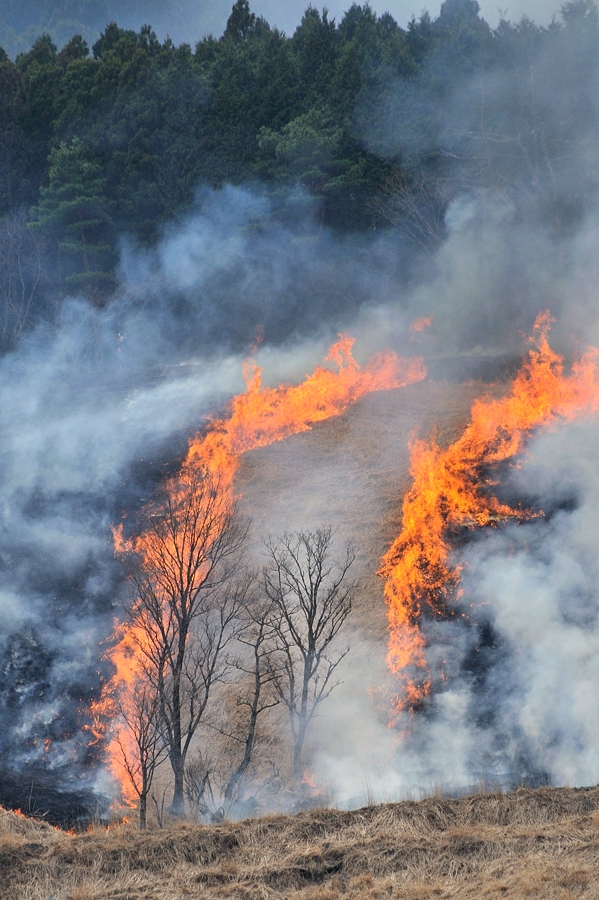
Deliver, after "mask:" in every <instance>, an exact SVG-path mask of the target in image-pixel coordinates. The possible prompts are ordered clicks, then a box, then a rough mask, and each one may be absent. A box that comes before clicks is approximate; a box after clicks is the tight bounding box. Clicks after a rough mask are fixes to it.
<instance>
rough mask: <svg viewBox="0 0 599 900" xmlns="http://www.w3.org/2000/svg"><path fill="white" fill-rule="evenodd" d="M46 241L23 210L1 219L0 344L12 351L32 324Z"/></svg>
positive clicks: (43, 275) (42, 269) (42, 273)
mask: <svg viewBox="0 0 599 900" xmlns="http://www.w3.org/2000/svg"><path fill="white" fill-rule="evenodd" d="M44 255H45V242H44V237H43V235H42V234H40V233H39V231H34V230H32V229H31V228H30V227H29V225H28V216H27V213H26V212H25V210H17V211H15V212H11V213H8V215H6V216H4V217H3V218H2V219H0V343H1V345H2V346H3V347H4V348H5V349H7V350H10V349H12V348H13V347H14V346H15V345H16V343H17V341H18V339H19V338H20V336H21V334H22V333H23V330H24V329H25V328H26V327H27V325H28V324H29V323H30V321H31V317H32V313H33V310H34V308H35V304H36V301H37V298H38V294H39V288H40V285H41V283H42V282H43V280H44V278H45V271H44Z"/></svg>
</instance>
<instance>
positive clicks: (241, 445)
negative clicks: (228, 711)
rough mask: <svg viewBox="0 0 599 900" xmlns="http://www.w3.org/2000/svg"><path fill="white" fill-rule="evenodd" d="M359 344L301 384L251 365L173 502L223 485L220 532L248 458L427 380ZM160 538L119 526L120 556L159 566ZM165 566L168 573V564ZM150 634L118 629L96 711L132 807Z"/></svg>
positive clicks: (337, 350) (201, 439) (335, 354)
mask: <svg viewBox="0 0 599 900" xmlns="http://www.w3.org/2000/svg"><path fill="white" fill-rule="evenodd" d="M353 343H354V341H353V339H352V338H350V337H347V336H344V335H341V336H340V338H339V340H338V341H337V342H336V343H335V344H333V346H332V347H331V348H330V350H329V353H328V355H327V357H326V361H328V362H332V363H334V365H335V366H336V368H337V371H333V370H331V369H328V368H324V367H320V366H319V367H317V368H316V370H315V371H314V373H313V374H312V375H310V376H308V377H307V378H306V380H305V381H304V382H302V383H301V384H299V385H291V386H288V385H283V386H279V387H276V388H262V384H261V378H262V372H261V369H260V368H259V367H258V366H257V365H256V363H255V362H254V360H251V359H250V360H248V361H246V363H245V365H244V377H245V382H246V385H247V391H246V392H245V393H244V394H240V395H239V396H237V397H235V398H233V400H232V401H231V404H230V415H229V416H228V417H223V418H219V419H216V420H213V421H212V422H211V423H210V425H209V426H208V428H207V430H206V432H205V433H204V434H201V435H198V436H196V437H195V438H194V439H193V440H192V441H191V442H190V445H189V449H188V453H187V456H186V459H185V461H184V463H183V466H182V469H181V472H180V474H179V475H178V476H177V477H176V478H174V479H171V480H170V481H169V482H168V484H167V486H166V487H167V491H168V493H169V496H171V497H174V498H175V499H176V497H177V493H178V492H184V491H188V489H189V484H188V483H189V482H191V481H193V479H194V475H197V474H198V473H200V474H202V473H206V475H207V477H208V478H209V479H210V484H211V485H217V486H218V491H217V496H216V497H214V496H213V494H214V491H213V490H212V491H210V492H206V494H207V495H208V494H210V497H207V496H206V497H203V498H198V503H204V504H205V503H211V504H212V507H213V508H212V507H211V509H210V511H209V514H210V515H211V516H213V520H214V531H215V534H218V532H219V531H220V522H221V520H222V519H223V518H224V517H226V515H227V513H228V510H229V509H230V507H231V504H232V503H233V500H234V486H233V482H234V477H235V473H236V471H237V468H238V465H239V458H240V456H241V455H242V454H243V453H245V452H247V451H249V450H253V449H256V448H259V447H265V446H267V445H269V444H272V443H275V442H276V441H280V440H283V439H284V438H286V437H289V436H290V435H292V434H297V433H299V432H303V431H308V430H310V429H311V428H312V426H313V425H315V424H316V423H318V422H323V421H325V420H326V419H330V418H333V417H335V416H339V415H341V414H342V413H343V412H344V411H345V410H346V409H347V408H348V407H349V406H350V405H352V404H353V403H355V402H356V401H358V400H359V399H360V398H362V397H364V396H365V395H366V394H369V393H371V392H373V391H379V390H390V389H393V388H399V387H403V386H405V385H407V384H410V383H413V382H417V381H420V380H422V379H423V378H424V377H425V376H426V369H425V367H424V363H423V361H422V359H421V358H411V359H400V358H398V357H397V356H396V355H395V354H394V353H391V352H385V353H380V354H377V355H375V356H374V357H373V358H372V359H371V360H370V361H369V362H368V363H367V364H366V365H365V366H364V367H363V368H362V367H360V366H359V365H358V363H357V362H356V361H355V359H354V358H353V355H352V347H353ZM149 511H150V513H151V510H149ZM154 537H155V536H154V535H153V533H152V532H151V531H150V532H148V533H146V534H141V535H137V536H134V537H132V538H130V539H127V538H125V537H124V536H123V529H122V527H118V528H116V529H115V530H114V541H115V551H116V553H117V555H121V554H125V553H129V552H131V551H133V552H134V553H135V554H136V555H137V556H138V557H139V558H140V559H141V560H142V562H143V563H144V564H146V563H147V565H148V566H149V567H154V568H156V565H155V564H156V554H157V553H164V552H165V544H164V542H162V543H161V544H160V545H158V544H156V543H155V541H154ZM177 540H178V539H177ZM167 552H168V546H167ZM185 553H186V548H185V546H183V545H182V546H177V547H174V546H173V557H175V556H177V554H179V556H180V555H181V554H183V556H185ZM163 568H165V570H166V571H168V569H169V565H168V560H167V561H165V566H164V567H163ZM148 633H151V631H148V630H147V629H146V630H136V629H134V628H132V627H130V626H127V625H124V624H122V623H120V624H117V626H116V628H115V632H114V634H113V638H112V641H111V648H110V650H109V651H108V652H107V654H106V656H107V658H108V659H109V660H110V662H111V663H112V665H113V666H114V674H113V676H112V678H111V680H110V681H109V682H108V683H107V685H106V686H105V688H104V690H103V693H102V697H101V699H100V701H99V702H98V703H97V704H95V706H94V708H93V709H92V714H93V716H94V721H95V724H94V728H93V734H94V740H98V739H100V738H105V737H106V736H108V747H107V755H108V763H109V767H110V770H111V772H112V774H113V776H114V777H115V779H116V780H117V782H118V783H119V784H120V786H121V790H122V794H123V798H124V800H125V801H127V802H131V803H134V802H135V801H136V800H137V797H136V794H135V790H134V788H133V787H132V781H135V780H136V777H137V773H136V772H135V771H133V772H132V770H131V760H133V766H135V741H134V740H133V738H132V735H131V733H130V728H128V726H127V720H128V719H131V718H134V712H133V710H131V711H130V714H129V712H128V708H127V704H128V703H130V702H131V703H132V704H133V701H135V702H137V703H139V700H140V696H141V693H143V689H144V677H143V671H144V661H145V660H146V659H147V656H148V653H149V652H150V651H149V650H148V648H146V647H145V646H144V642H145V641H147V634H148ZM142 701H143V697H142ZM133 705H134V704H133ZM128 767H129V770H128ZM132 774H133V776H134V777H133V778H132V777H131V776H132Z"/></svg>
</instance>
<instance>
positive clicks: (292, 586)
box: [263, 526, 356, 781]
mask: <svg viewBox="0 0 599 900" xmlns="http://www.w3.org/2000/svg"><path fill="white" fill-rule="evenodd" d="M333 539H334V531H333V529H332V528H331V527H330V526H326V527H322V528H319V529H318V530H317V531H314V532H311V531H300V532H299V533H298V534H296V535H290V534H284V535H283V536H282V537H280V538H272V537H271V538H270V539H269V540H268V541H267V543H266V551H267V555H268V557H269V561H268V564H267V566H266V567H265V568H264V571H263V588H264V592H265V594H266V596H267V597H268V599H269V600H270V601H271V603H272V605H273V609H274V632H275V640H276V646H277V650H278V654H277V656H278V659H277V663H276V668H275V667H274V665H275V664H274V661H273V660H272V659H271V660H270V662H269V665H270V666H271V671H272V674H273V684H274V686H275V689H276V691H277V693H278V695H279V698H280V700H281V702H282V703H284V705H285V706H286V707H287V711H288V714H289V725H290V729H291V736H292V739H293V775H294V778H295V779H296V780H298V781H299V780H300V779H301V777H302V750H303V747H304V741H305V738H306V731H307V729H308V726H309V725H310V722H311V721H312V719H313V717H314V714H315V712H316V709H317V708H318V706H319V705H320V704H321V703H322V702H323V700H326V698H327V697H328V696H329V695H330V694H331V691H333V689H334V688H335V687H336V686H337V685H338V684H339V682H338V681H334V680H333V676H334V673H335V670H336V669H337V667H338V665H339V663H340V662H341V660H342V659H343V658H344V657H345V656H346V654H347V653H348V652H349V647H347V648H346V649H345V650H341V651H336V650H335V647H334V642H335V639H336V638H337V636H338V634H339V632H340V630H341V628H342V626H343V623H344V622H345V620H346V619H347V617H348V615H349V613H350V611H351V605H352V599H353V596H354V594H355V590H356V585H355V583H354V582H353V581H350V579H349V577H348V574H349V570H350V567H351V566H352V564H353V562H354V559H355V553H354V551H353V549H352V547H351V545H350V544H348V545H347V546H346V547H345V553H344V556H343V558H342V559H340V560H336V559H334V558H333V557H332V553H333Z"/></svg>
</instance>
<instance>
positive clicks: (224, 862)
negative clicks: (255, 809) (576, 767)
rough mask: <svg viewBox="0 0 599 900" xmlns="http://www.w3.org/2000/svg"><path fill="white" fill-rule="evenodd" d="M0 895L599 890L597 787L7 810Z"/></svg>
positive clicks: (101, 899)
mask: <svg viewBox="0 0 599 900" xmlns="http://www.w3.org/2000/svg"><path fill="white" fill-rule="evenodd" d="M0 897H1V898H2V900H182V898H205V900H217V898H218V900H270V898H289V900H296V898H297V900H300V898H301V900H338V898H339V900H342V898H343V900H345V898H347V900H379V898H380V900H383V898H402V900H403V898H405V900H417V898H418V900H425V898H431V900H433V898H434V900H442V898H456V897H460V898H472V900H479V898H480V900H482V898H489V900H491V898H494V900H495V898H524V897H531V898H533V897H534V898H537V900H539V898H540V900H553V898H555V900H572V898H579V897H583V898H595V897H599V788H589V789H579V790H572V789H568V788H542V789H539V790H528V789H526V790H525V789H521V790H518V791H515V792H514V793H511V794H479V795H476V796H471V797H466V798H462V799H458V800H451V799H428V800H422V801H420V802H404V803H397V804H387V805H383V806H372V807H367V808H365V809H361V810H356V811H351V812H341V811H338V810H334V809H315V810H311V811H308V812H302V813H298V814H296V815H281V816H271V817H264V818H260V819H253V820H248V821H245V822H239V823H223V824H219V825H210V826H209V825H189V824H188V825H183V824H182V825H178V826H168V827H166V828H164V829H163V830H161V831H152V832H148V833H146V834H143V835H142V834H140V833H139V832H138V831H137V830H136V829H135V828H134V827H133V826H132V825H118V826H113V827H111V828H108V829H104V828H95V829H93V830H91V831H88V832H87V833H85V834H80V835H70V834H65V833H64V832H61V831H58V830H55V829H53V828H51V827H50V826H48V825H45V824H43V823H39V822H36V821H34V820H30V819H25V818H23V817H20V816H17V815H15V814H14V813H12V812H7V811H4V810H0Z"/></svg>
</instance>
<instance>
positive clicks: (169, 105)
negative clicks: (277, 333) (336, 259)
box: [0, 0, 599, 293]
mask: <svg viewBox="0 0 599 900" xmlns="http://www.w3.org/2000/svg"><path fill="white" fill-rule="evenodd" d="M148 2H150V0H139V2H137V0H136V2H135V3H132V4H131V8H130V9H129V7H128V9H129V12H131V14H132V15H133V12H135V15H138V14H139V15H141V13H142V11H143V10H144V9H146V8H148V9H149V8H150V7H148V6H147V3H148ZM182 2H183V0H181V2H178V5H177V9H178V10H179V12H181V10H182V9H183V6H184V4H183V5H181V4H182ZM144 4H146V5H144ZM173 4H174V0H173V2H172V3H171V4H170V5H169V4H168V3H166V6H165V9H166V8H168V9H171V7H172V9H173V10H174V9H175V5H173ZM163 5H164V4H163ZM26 6H27V5H26V4H22V3H17V2H16V0H15V2H12V0H11V2H8V0H7V4H6V6H5V12H4V13H3V15H4V24H5V26H6V28H13V29H16V30H15V34H16V33H17V31H18V30H19V29H20V31H19V32H18V33H19V34H24V33H25V30H26V29H27V28H30V27H34V25H35V23H36V22H37V23H40V22H42V21H46V20H47V21H48V22H50V20H52V22H54V25H55V24H56V21H57V16H58V13H59V11H60V10H62V14H63V19H64V21H67V18H68V20H69V21H75V20H76V19H77V17H79V18H80V19H81V20H82V22H83V27H82V28H81V29H78V30H77V31H71V32H70V33H69V34H67V35H65V39H64V41H63V45H62V48H61V49H60V50H58V45H57V42H56V40H54V39H53V37H51V36H50V34H52V35H54V34H55V31H54V30H52V28H54V25H53V26H52V28H50V27H49V29H48V32H47V33H43V34H41V35H39V34H36V37H35V40H32V41H30V42H29V44H28V45H27V47H23V48H22V50H21V52H19V53H18V55H17V56H16V59H15V62H12V61H11V60H10V58H9V54H7V53H6V52H0V133H1V135H2V138H1V140H0V215H5V214H7V213H8V212H10V211H11V210H15V209H19V208H24V207H25V208H30V207H35V208H36V220H37V223H38V226H39V227H40V228H43V229H45V230H46V231H47V232H48V233H50V232H51V233H52V234H53V235H54V236H55V240H56V242H57V244H56V246H57V249H58V253H59V257H60V260H61V266H62V270H63V272H64V279H65V286H66V285H70V286H72V285H73V284H77V283H83V282H86V283H88V285H89V287H88V288H87V290H88V291H89V292H90V293H94V291H95V292H96V293H97V292H99V291H100V287H99V285H100V284H101V283H102V282H103V281H104V282H105V283H108V281H107V280H106V279H107V277H108V276H109V275H110V272H111V270H112V266H113V263H114V260H115V259H116V253H115V247H116V241H117V239H118V235H119V234H122V233H124V232H126V233H129V234H131V235H133V237H134V238H135V239H136V240H138V241H140V242H142V243H146V244H151V243H152V242H154V241H155V240H156V239H157V237H158V235H159V234H160V231H161V228H162V227H163V224H164V223H165V222H167V221H168V220H169V219H171V218H172V217H173V216H175V215H177V213H178V212H179V211H180V210H182V209H184V208H185V207H186V206H187V205H188V204H189V203H190V202H191V201H192V200H193V197H194V194H195V192H196V191H197V190H198V188H200V187H201V186H202V185H210V186H215V187H218V186H220V185H222V184H224V183H226V182H232V183H242V182H248V181H249V182H256V181H259V182H261V183H262V184H263V185H264V186H265V189H266V190H268V191H271V192H273V193H277V194H278V196H279V197H283V196H284V194H285V191H286V190H287V188H289V187H293V186H295V185H297V184H299V185H301V186H303V188H304V189H305V190H306V192H308V194H310V195H311V196H312V198H313V200H314V201H315V202H316V203H317V204H318V206H319V209H320V216H321V219H322V221H323V222H324V223H326V224H329V225H332V226H334V227H336V228H342V229H352V228H361V229H362V228H370V227H372V226H373V225H375V224H376V223H377V222H379V221H380V220H381V219H383V220H384V219H385V216H386V214H385V213H384V212H382V213H381V209H382V207H381V206H380V204H379V206H378V207H377V203H376V202H374V201H376V198H377V197H379V196H382V195H385V192H388V186H389V185H390V184H395V185H400V186H401V187H400V189H398V190H399V194H398V196H399V200H398V201H397V202H396V203H394V204H393V203H392V204H391V206H392V207H393V210H394V212H393V222H394V224H396V225H397V224H398V221H399V220H398V213H397V210H398V209H401V210H407V211H408V212H406V215H409V210H410V209H414V208H418V209H419V210H421V208H422V206H423V204H424V205H427V204H428V205H430V207H431V208H433V209H434V210H435V211H436V212H435V215H436V216H437V218H438V219H439V220H440V221H442V210H443V208H444V207H443V204H445V203H446V202H448V198H449V199H450V198H451V197H452V196H454V195H455V193H456V192H459V191H460V190H464V189H467V190H478V189H487V188H492V189H493V190H501V191H504V192H508V193H510V197H511V199H512V201H514V202H518V203H520V202H529V201H530V200H531V198H533V199H534V198H536V200H535V202H537V200H538V202H539V203H541V204H544V205H545V206H544V208H546V209H549V208H550V209H551V215H552V216H554V218H555V219H556V221H557V220H558V219H560V221H561V220H563V218H564V215H565V216H566V218H567V217H571V216H573V215H576V209H579V210H580V209H582V208H583V206H584V204H585V203H587V202H588V199H589V198H590V197H592V196H594V191H595V190H596V187H597V185H596V181H597V179H596V176H595V166H594V162H593V160H592V153H591V152H590V149H589V148H592V147H593V146H594V140H595V137H594V133H591V132H592V129H593V128H594V125H593V124H592V123H594V122H596V118H597V111H596V99H595V96H594V92H593V87H592V86H593V84H595V83H596V78H597V75H598V74H599V73H598V71H597V69H598V66H599V17H598V13H597V8H596V6H595V5H594V3H593V2H592V0H569V2H567V3H565V4H564V6H563V7H562V10H561V17H560V19H559V20H557V21H555V22H554V23H553V24H552V25H551V26H550V27H549V28H540V27H538V26H536V25H535V24H534V23H532V22H531V21H530V20H528V19H526V18H524V19H522V20H521V21H520V22H519V23H517V24H513V23H510V22H508V21H505V20H503V21H501V22H500V24H499V26H498V27H497V28H496V29H495V30H492V29H491V28H490V27H489V26H488V24H487V23H486V22H485V21H484V20H483V19H482V18H481V16H480V9H479V6H478V3H477V2H476V0H444V3H443V4H442V7H441V11H440V14H439V16H438V17H437V18H436V19H433V18H432V17H431V16H430V15H429V14H428V13H424V14H422V15H421V16H420V18H418V19H416V18H413V19H412V21H411V22H410V23H409V25H408V27H407V29H402V28H400V27H399V26H398V25H397V23H396V22H395V21H394V19H393V18H392V16H391V15H389V14H388V13H386V14H385V15H382V16H378V15H377V14H376V13H375V12H374V11H373V9H372V8H371V7H370V6H369V5H368V3H364V4H359V3H354V4H353V5H352V6H351V7H350V8H349V9H348V10H347V12H346V13H345V14H344V15H343V16H342V18H341V20H340V22H338V23H337V22H335V21H334V20H332V19H330V18H329V16H328V14H327V12H326V10H323V11H322V12H319V11H318V10H317V9H315V8H313V7H311V6H310V7H308V9H307V10H306V11H305V13H304V15H303V17H302V20H301V23H300V25H299V26H298V28H297V29H296V30H295V33H294V34H293V35H292V36H290V37H287V36H285V35H284V34H282V33H280V32H279V31H277V30H276V29H274V28H271V27H270V25H269V24H268V23H267V22H266V21H265V20H264V19H263V18H261V17H259V16H257V15H256V14H255V13H254V12H253V11H252V9H251V7H250V4H249V2H248V0H236V2H235V4H234V6H233V8H232V10H231V14H230V16H229V19H228V21H227V25H226V29H225V31H224V34H223V35H222V37H220V38H215V37H212V36H210V37H207V38H205V39H203V40H201V41H200V42H199V43H198V44H197V45H196V46H195V48H194V49H193V50H192V48H191V47H189V46H188V45H186V44H182V45H181V46H179V47H177V46H175V45H174V44H173V42H172V41H170V40H168V39H167V40H165V41H164V42H161V41H160V40H158V38H157V36H156V34H155V33H154V31H153V30H152V28H151V27H150V26H149V25H148V26H143V27H142V28H140V29H139V30H135V29H132V28H123V27H121V26H120V25H119V24H117V23H116V22H109V24H104V23H105V22H106V21H107V16H108V15H109V13H112V12H113V10H114V8H115V4H114V3H106V4H102V3H98V4H95V5H94V4H91V2H90V0H72V2H70V0H69V3H68V4H67V5H65V3H63V4H62V5H61V4H59V3H52V2H51V0H34V2H32V4H31V5H30V6H27V9H25V7H26ZM159 6H160V4H159V3H158V2H157V0H156V3H154V6H152V9H155V10H156V11H157V12H158V10H159ZM133 7H135V9H133ZM92 13H93V15H95V16H96V18H95V19H94V21H95V23H96V25H97V23H98V21H100V20H101V21H102V25H101V26H99V27H101V28H102V32H101V34H100V36H99V37H97V38H96V39H94V40H93V41H91V42H90V40H89V33H88V31H86V30H85V29H86V28H88V25H89V22H91V21H92V18H90V17H92ZM67 14H68V15H67ZM36 17H37V18H36ZM44 17H45V18H44ZM52 17H54V18H52ZM64 17H67V18H64ZM61 21H63V20H61ZM128 21H129V20H128ZM86 23H87V24H86ZM1 25H2V23H0V37H1V35H2V34H3V32H2V30H1ZM90 46H92V52H91V53H90V50H89V47H90ZM585 148H586V149H585ZM573 165H574V166H577V167H578V168H577V171H578V172H579V173H583V174H582V175H581V176H580V177H579V176H577V181H576V184H577V185H580V184H584V189H583V190H581V189H580V188H579V187H577V188H576V190H575V189H574V188H573V187H572V183H573V182H572V179H569V178H568V173H569V171H570V169H569V168H568V167H571V166H573ZM585 178H586V181H585V180H584V179H585ZM406 186H407V187H406ZM577 190H578V191H579V192H580V195H578V194H576V191H577ZM410 191H412V194H413V195H414V196H412V197H411V199H410V198H408V197H407V193H409V192H410ZM406 192H407V193H406ZM416 195H418V196H416ZM418 197H420V198H421V199H420V200H418ZM422 198H425V199H422ZM514 198H515V200H514ZM523 198H524V199H523ZM412 201H414V202H412ZM531 202H532V201H531ZM283 205H284V203H283ZM278 208H280V205H279V207H278ZM564 210H567V212H566V213H564ZM439 211H440V212H439ZM560 217H561V218H560ZM406 233H411V231H410V229H409V228H408V229H407V231H406ZM67 279H68V280H67Z"/></svg>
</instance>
